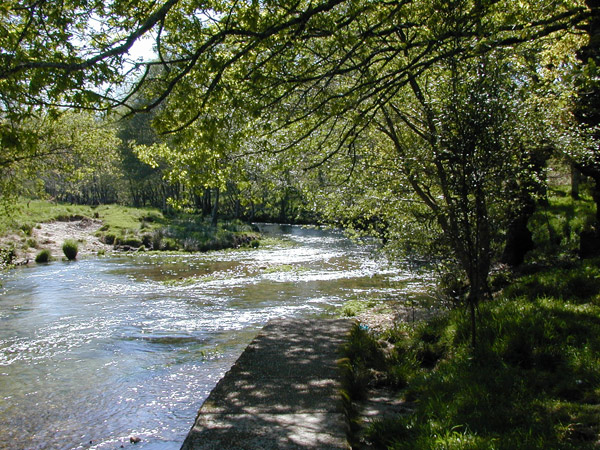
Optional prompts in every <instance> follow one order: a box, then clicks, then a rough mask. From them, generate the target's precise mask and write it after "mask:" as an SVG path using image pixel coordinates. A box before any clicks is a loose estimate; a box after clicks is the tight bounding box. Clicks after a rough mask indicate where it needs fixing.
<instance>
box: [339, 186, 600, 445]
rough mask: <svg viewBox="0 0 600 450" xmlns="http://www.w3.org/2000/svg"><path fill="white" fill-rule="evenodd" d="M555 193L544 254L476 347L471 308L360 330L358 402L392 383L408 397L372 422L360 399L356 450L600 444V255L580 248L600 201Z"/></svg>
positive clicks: (542, 236)
mask: <svg viewBox="0 0 600 450" xmlns="http://www.w3.org/2000/svg"><path fill="white" fill-rule="evenodd" d="M552 194H553V195H551V196H550V198H549V200H550V201H549V203H548V204H547V205H545V206H544V207H543V208H541V209H540V210H539V211H538V212H537V213H536V216H535V217H534V218H533V219H532V221H531V222H530V226H531V227H532V229H533V230H534V238H535V240H536V244H537V245H538V250H537V251H536V252H534V253H533V254H531V255H530V256H529V257H528V261H527V264H526V265H525V266H524V267H522V268H521V269H520V271H519V272H517V273H513V274H510V275H508V276H507V274H504V276H505V277H506V280H508V282H507V283H506V284H505V285H504V287H503V289H502V290H499V291H498V292H496V293H495V296H494V299H493V300H492V301H489V302H486V303H484V304H482V305H480V308H479V313H478V314H479V317H478V320H479V337H478V343H477V345H476V346H475V347H473V346H472V345H471V342H470V337H469V333H470V324H469V318H468V317H467V314H466V312H465V311H464V309H454V310H449V311H444V312H442V313H440V314H439V315H438V316H436V317H435V318H434V319H432V320H429V321H424V322H421V323H417V324H397V325H396V327H395V328H393V329H390V330H387V331H385V332H384V333H378V334H375V333H373V332H371V331H370V330H368V329H366V328H361V327H356V328H355V329H354V331H353V333H352V337H351V339H350V341H349V343H348V344H347V346H346V349H345V350H346V356H347V357H348V359H347V360H346V364H345V369H346V370H345V374H346V395H347V398H348V400H349V401H348V404H349V405H354V406H356V405H357V404H360V401H361V400H364V399H365V398H369V397H374V396H376V395H377V394H375V392H377V391H378V392H382V391H386V392H390V391H391V392H392V394H391V395H392V398H393V399H394V400H395V401H399V402H400V403H401V405H402V408H401V412H396V413H394V414H385V415H379V416H378V417H377V418H376V419H374V420H371V421H368V422H367V423H366V425H365V423H364V421H360V420H359V419H360V415H359V414H358V411H357V410H356V409H354V408H353V407H351V406H350V407H349V408H348V410H349V414H350V417H351V419H352V420H355V421H356V422H355V429H354V431H355V434H354V439H355V441H356V442H355V444H356V448H387V449H396V450H400V449H411V450H419V449H423V450H424V449H440V450H442V449H445V450H459V449H460V450H467V449H469V450H470V449H473V450H474V449H481V450H483V449H486V450H490V449H506V450H513V449H540V450H541V449H565V450H566V449H592V448H599V447H600V419H599V418H600V259H587V260H580V259H578V258H577V255H576V253H577V248H578V239H577V235H578V233H579V232H580V231H581V230H583V229H585V227H586V226H587V224H588V223H589V222H588V219H587V217H588V216H589V213H591V212H592V211H593V208H590V199H589V198H583V199H582V200H580V201H578V202H574V201H573V200H571V199H570V198H569V197H567V196H566V195H564V190H563V189H556V190H554V191H553V193H552ZM506 280H505V281H506ZM350 400H352V401H353V402H350ZM359 423H360V426H359Z"/></svg>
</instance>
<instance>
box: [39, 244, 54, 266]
mask: <svg viewBox="0 0 600 450" xmlns="http://www.w3.org/2000/svg"><path fill="white" fill-rule="evenodd" d="M50 259H52V255H51V254H50V250H48V249H47V248H45V249H44V250H42V251H41V252H39V253H38V254H37V255H36V257H35V262H36V263H38V264H42V263H47V262H49V261H50Z"/></svg>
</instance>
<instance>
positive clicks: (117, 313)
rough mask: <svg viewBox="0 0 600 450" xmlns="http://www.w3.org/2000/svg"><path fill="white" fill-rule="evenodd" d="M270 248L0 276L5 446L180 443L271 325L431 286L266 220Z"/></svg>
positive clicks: (339, 243) (97, 261) (0, 426)
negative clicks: (274, 239) (134, 439)
mask: <svg viewBox="0 0 600 450" xmlns="http://www.w3.org/2000/svg"><path fill="white" fill-rule="evenodd" d="M262 231H264V232H266V233H267V234H272V235H275V236H278V237H281V238H283V239H284V241H283V242H282V243H280V244H277V245H272V246H269V247H268V248H259V249H257V250H236V251H220V252H213V253H207V254H189V255H144V254H139V255H135V256H113V257H106V258H94V259H86V260H81V261H75V262H54V263H51V264H48V265H38V266H34V267H27V268H22V269H18V270H13V271H10V272H9V273H6V274H3V275H1V278H0V281H1V282H2V284H3V287H2V288H0V293H1V295H0V449H115V448H120V447H121V445H123V446H124V447H128V446H129V445H130V444H129V437H130V436H132V435H136V436H139V437H141V438H142V442H141V443H139V444H137V445H136V448H140V449H141V448H143V449H146V450H149V449H164V450H169V449H178V448H179V447H180V446H181V443H182V442H183V439H184V438H185V435H186V434H187V432H188V430H189V429H190V427H191V426H192V424H193V421H194V418H195V416H196V413H197V411H198V409H199V407H200V406H201V404H202V402H203V401H204V399H205V398H206V397H207V396H208V394H209V392H210V390H211V389H212V388H213V387H214V386H215V384H216V383H217V381H218V380H219V378H220V377H221V376H222V375H223V374H224V373H225V371H227V370H228V369H229V367H231V365H232V364H233V362H234V361H235V360H236V359H237V357H238V356H239V354H240V353H241V352H242V351H243V349H244V347H245V346H246V345H247V344H248V343H249V342H250V340H251V339H252V338H253V337H254V336H255V335H256V333H257V332H258V330H259V329H260V328H261V327H262V326H263V325H264V324H265V323H266V322H267V321H268V320H269V319H272V318H278V317H310V316H315V317H317V316H326V315H332V314H335V311H336V308H337V307H339V306H340V305H342V304H343V303H344V302H345V301H347V300H350V299H356V298H366V297H371V298H375V299H377V300H378V301H387V300H394V301H396V300H398V299H399V298H400V299H401V298H403V296H406V295H407V290H409V289H412V287H411V286H414V283H417V285H418V284H420V283H421V280H420V279H415V275H414V274H413V273H412V272H410V271H408V270H406V269H402V268H401V267H400V266H394V265H391V264H390V263H389V262H387V261H386V260H385V259H384V258H382V257H381V256H380V255H378V253H377V252H376V251H375V249H374V247H373V246H369V245H362V246H359V245H356V244H354V243H352V242H350V241H349V240H347V239H346V238H344V237H343V235H342V234H341V233H339V232H335V231H324V230H316V229H304V228H301V227H291V226H285V227H282V226H275V225H272V226H263V227H262Z"/></svg>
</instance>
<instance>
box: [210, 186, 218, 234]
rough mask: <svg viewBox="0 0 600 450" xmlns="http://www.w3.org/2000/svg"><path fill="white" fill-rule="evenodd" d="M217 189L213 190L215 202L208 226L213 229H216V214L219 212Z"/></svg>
mask: <svg viewBox="0 0 600 450" xmlns="http://www.w3.org/2000/svg"><path fill="white" fill-rule="evenodd" d="M219 194H220V191H219V188H216V189H215V201H214V202H213V208H212V212H211V221H210V225H211V227H213V228H217V213H218V211H219Z"/></svg>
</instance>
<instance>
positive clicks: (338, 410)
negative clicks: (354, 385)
mask: <svg viewBox="0 0 600 450" xmlns="http://www.w3.org/2000/svg"><path fill="white" fill-rule="evenodd" d="M352 323H353V322H352V321H350V320H342V319H340V320H333V319H332V320H330V319H315V320H310V319H282V320H274V321H271V322H269V323H268V324H267V325H265V327H264V328H263V329H262V331H261V332H260V333H259V334H258V336H257V337H256V338H255V339H254V340H253V341H252V342H251V343H250V345H248V347H247V348H246V349H245V350H244V352H243V353H242V355H241V356H240V357H239V358H238V360H237V361H236V363H235V364H234V365H233V367H232V368H231V369H230V370H229V371H228V372H227V373H226V374H225V376H224V377H223V378H222V379H221V381H219V383H218V384H217V386H216V387H215V388H214V389H213V391H212V392H211V394H210V395H209V397H208V398H207V399H206V401H205V402H204V404H203V405H202V407H201V408H200V411H199V413H198V417H197V418H196V421H195V423H194V426H193V427H192V429H191V430H190V432H189V434H188V436H187V438H186V439H185V442H184V443H183V446H182V450H217V449H219V450H223V449H227V450H260V449H262V450H271V449H273V450H274V449H280V450H304V449H306V450H308V449H319V450H338V449H345V450H346V449H349V448H350V446H349V445H348V442H347V438H346V428H347V427H346V422H345V418H344V414H343V411H342V407H341V397H340V374H339V370H338V367H337V363H336V361H337V360H338V359H339V358H340V354H339V350H340V346H341V345H342V344H343V343H344V340H345V338H346V336H347V335H348V333H349V331H350V328H351V326H352Z"/></svg>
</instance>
